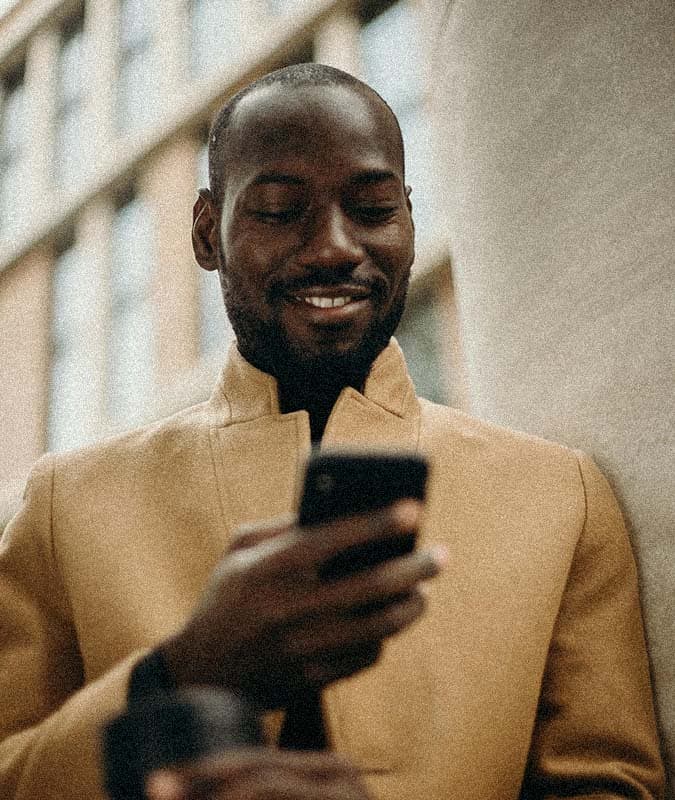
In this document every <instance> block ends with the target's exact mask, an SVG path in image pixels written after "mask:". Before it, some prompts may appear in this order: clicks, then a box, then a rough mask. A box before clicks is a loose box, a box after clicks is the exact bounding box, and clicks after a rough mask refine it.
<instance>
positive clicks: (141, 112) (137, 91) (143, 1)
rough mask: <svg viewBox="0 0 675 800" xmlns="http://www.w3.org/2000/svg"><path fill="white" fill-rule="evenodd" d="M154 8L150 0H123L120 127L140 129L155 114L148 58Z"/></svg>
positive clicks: (152, 63)
mask: <svg viewBox="0 0 675 800" xmlns="http://www.w3.org/2000/svg"><path fill="white" fill-rule="evenodd" d="M156 7H157V6H156V4H155V3H153V2H150V0H124V2H123V3H122V7H121V10H120V51H119V70H118V73H119V74H118V86H117V101H118V102H117V111H118V121H119V126H120V128H121V129H122V130H131V129H135V128H140V127H142V126H144V125H146V124H148V123H149V122H150V121H152V119H153V118H154V116H155V114H156V109H155V102H154V99H155V89H156V86H155V84H156V82H155V75H154V66H155V65H154V62H153V60H152V57H151V45H152V34H153V30H154V11H155V9H156Z"/></svg>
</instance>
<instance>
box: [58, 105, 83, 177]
mask: <svg viewBox="0 0 675 800" xmlns="http://www.w3.org/2000/svg"><path fill="white" fill-rule="evenodd" d="M55 135H56V152H57V154H58V155H57V158H56V164H55V165H54V166H55V170H56V173H57V180H58V182H59V183H61V184H65V183H67V182H68V180H69V179H73V178H76V177H77V176H78V175H79V174H80V169H81V167H82V138H81V135H82V115H81V107H80V106H79V105H76V106H71V107H70V108H68V109H67V110H66V111H64V112H63V113H62V114H61V115H60V116H59V118H58V128H57V130H56V134H55Z"/></svg>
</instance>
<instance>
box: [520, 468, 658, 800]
mask: <svg viewBox="0 0 675 800" xmlns="http://www.w3.org/2000/svg"><path fill="white" fill-rule="evenodd" d="M578 458H579V469H580V474H581V481H582V484H583V490H584V494H585V503H586V516H585V522H584V527H583V531H582V533H581V536H580V538H579V541H578V544H577V547H576V551H575V555H574V559H573V562H572V565H571V569H570V573H569V575H568V579H567V584H566V588H565V591H564V594H563V598H562V602H561V606H560V611H559V615H558V618H557V621H556V625H555V629H554V632H553V638H552V642H551V647H550V650H549V654H548V660H547V665H546V670H545V673H544V678H543V683H542V688H541V699H540V703H539V708H538V714H537V719H536V723H535V727H534V732H533V738H532V744H531V750H530V759H529V764H528V770H527V774H526V778H525V782H524V785H523V792H522V798H523V800H534V798H562V797H589V798H590V797H592V798H594V800H598V799H599V798H617V797H630V798H640V799H641V800H642V799H643V798H661V797H662V796H663V791H664V789H663V783H664V774H663V765H662V761H661V758H660V754H659V742H658V735H657V730H656V723H655V718H654V708H653V697H652V688H651V682H650V677H649V665H648V661H647V652H646V647H645V638H644V632H643V625H642V615H641V609H640V603H639V597H638V582H637V572H636V567H635V562H634V559H633V555H632V551H631V548H630V543H629V541H628V536H627V533H626V529H625V526H624V523H623V519H622V516H621V512H620V511H619V508H618V505H617V502H616V500H615V498H614V495H613V493H612V490H611V489H610V487H609V485H608V484H607V482H606V481H605V479H604V478H603V476H602V475H601V473H600V472H599V470H598V469H597V467H596V466H595V465H594V464H593V462H592V461H591V460H590V459H588V458H587V457H586V456H584V455H583V454H578Z"/></svg>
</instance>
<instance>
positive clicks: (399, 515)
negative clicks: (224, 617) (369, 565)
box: [284, 500, 422, 568]
mask: <svg viewBox="0 0 675 800" xmlns="http://www.w3.org/2000/svg"><path fill="white" fill-rule="evenodd" d="M421 514H422V504H421V503H420V502H418V501H416V500H400V501H398V502H396V503H393V504H392V505H389V506H386V507H385V508H382V509H378V510H377V511H372V512H369V513H367V514H356V515H354V516H351V517H343V518H341V519H339V520H334V521H333V522H329V523H325V524H323V525H317V526H314V527H311V528H309V527H308V528H302V529H300V528H299V529H298V530H297V532H296V535H295V537H294V546H293V547H290V548H288V550H287V551H286V559H287V561H286V563H285V564H284V566H285V567H287V568H296V567H301V568H302V567H308V566H315V567H316V566H319V565H321V564H322V563H323V562H325V561H327V560H328V559H330V558H331V557H332V556H335V555H337V554H338V553H340V552H342V551H343V550H346V549H348V548H350V547H356V546H358V545H362V544H365V543H366V542H372V541H377V540H379V539H389V538H394V537H396V536H403V535H405V534H410V533H413V534H414V533H416V532H417V526H418V525H419V522H420V519H421Z"/></svg>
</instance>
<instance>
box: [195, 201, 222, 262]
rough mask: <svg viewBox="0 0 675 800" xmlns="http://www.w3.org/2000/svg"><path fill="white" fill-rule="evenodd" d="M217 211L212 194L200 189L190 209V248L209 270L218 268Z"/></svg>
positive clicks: (198, 260)
mask: <svg viewBox="0 0 675 800" xmlns="http://www.w3.org/2000/svg"><path fill="white" fill-rule="evenodd" d="M218 228H219V226H218V211H217V209H216V205H215V203H214V202H213V195H212V194H211V192H210V191H209V190H208V189H200V190H199V196H198V197H197V200H196V202H195V204H194V208H193V209H192V249H193V250H194V254H195V258H196V259H197V263H198V264H199V266H200V267H201V268H202V269H205V270H208V271H209V272H211V271H213V270H214V269H218V261H219V258H218V236H219V235H220V233H219V230H218Z"/></svg>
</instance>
